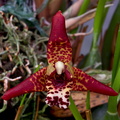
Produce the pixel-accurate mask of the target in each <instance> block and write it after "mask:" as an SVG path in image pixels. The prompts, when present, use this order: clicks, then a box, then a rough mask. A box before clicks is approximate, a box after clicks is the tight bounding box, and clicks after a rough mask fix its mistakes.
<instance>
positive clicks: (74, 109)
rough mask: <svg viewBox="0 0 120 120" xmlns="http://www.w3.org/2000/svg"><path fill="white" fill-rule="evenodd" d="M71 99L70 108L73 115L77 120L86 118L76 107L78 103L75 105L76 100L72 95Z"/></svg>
mask: <svg viewBox="0 0 120 120" xmlns="http://www.w3.org/2000/svg"><path fill="white" fill-rule="evenodd" d="M69 99H70V106H69V109H70V110H71V112H72V114H73V116H74V117H75V120H84V119H83V118H82V116H81V115H80V113H79V111H78V109H77V107H76V105H75V103H74V101H73V99H72V97H71V96H70V98H69Z"/></svg>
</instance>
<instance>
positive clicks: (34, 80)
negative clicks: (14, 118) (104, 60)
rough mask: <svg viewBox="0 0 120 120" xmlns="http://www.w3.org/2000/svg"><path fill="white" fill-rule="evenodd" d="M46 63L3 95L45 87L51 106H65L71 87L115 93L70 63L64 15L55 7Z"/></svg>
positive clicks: (114, 94) (5, 97)
mask: <svg viewBox="0 0 120 120" xmlns="http://www.w3.org/2000/svg"><path fill="white" fill-rule="evenodd" d="M47 59H48V66H47V67H44V68H42V69H40V70H39V71H38V72H36V73H34V74H32V75H31V76H30V77H28V78H27V79H26V80H24V81H23V82H21V83H20V84H18V85H17V86H15V87H13V88H12V89H10V90H8V91H7V92H6V93H5V94H4V95H3V96H2V99H4V100H9V99H11V98H13V97H16V96H19V95H22V94H25V93H30V92H36V91H37V92H39V91H46V92H47V96H46V99H45V102H46V103H47V104H48V105H50V106H54V105H56V106H58V107H60V108H64V109H65V108H67V107H68V106H69V105H70V102H69V96H70V91H87V90H89V91H92V92H97V93H101V94H105V95H110V96H116V95H117V93H116V92H115V91H114V90H113V89H112V88H110V87H108V86H106V85H104V84H102V83H100V82H99V81H97V80H95V79H94V78H93V77H91V76H89V75H87V74H86V73H85V72H83V71H82V70H80V69H78V68H75V67H72V63H71V61H72V47H71V44H70V41H69V39H68V36H67V34H66V29H65V18H64V16H63V15H62V13H61V11H58V12H57V13H56V14H55V15H54V17H53V19H52V28H51V33H50V37H49V41H48V45H47Z"/></svg>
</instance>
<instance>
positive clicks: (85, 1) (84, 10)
mask: <svg viewBox="0 0 120 120" xmlns="http://www.w3.org/2000/svg"><path fill="white" fill-rule="evenodd" d="M89 4H90V0H84V1H83V3H82V6H81V8H80V10H79V13H78V15H81V14H83V13H85V12H86V10H87V8H88V5H89Z"/></svg>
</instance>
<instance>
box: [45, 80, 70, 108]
mask: <svg viewBox="0 0 120 120" xmlns="http://www.w3.org/2000/svg"><path fill="white" fill-rule="evenodd" d="M70 86H71V83H70V82H69V83H68V84H67V85H66V86H64V87H61V88H58V89H51V90H49V92H48V94H47V97H46V100H45V102H46V103H47V104H48V105H49V106H54V105H55V106H58V107H60V108H63V109H66V108H68V106H69V105H70V102H69V96H70V90H71V87H70Z"/></svg>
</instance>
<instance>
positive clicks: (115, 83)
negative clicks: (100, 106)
mask: <svg viewBox="0 0 120 120" xmlns="http://www.w3.org/2000/svg"><path fill="white" fill-rule="evenodd" d="M112 75H113V77H112V88H113V89H114V90H115V91H117V92H119V90H120V26H119V30H118V36H117V41H116V48H115V54H114V65H113V72H112ZM108 117H109V119H110V120H119V117H118V113H117V96H110V97H109V101H108V113H107V114H106V116H105V120H108Z"/></svg>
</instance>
